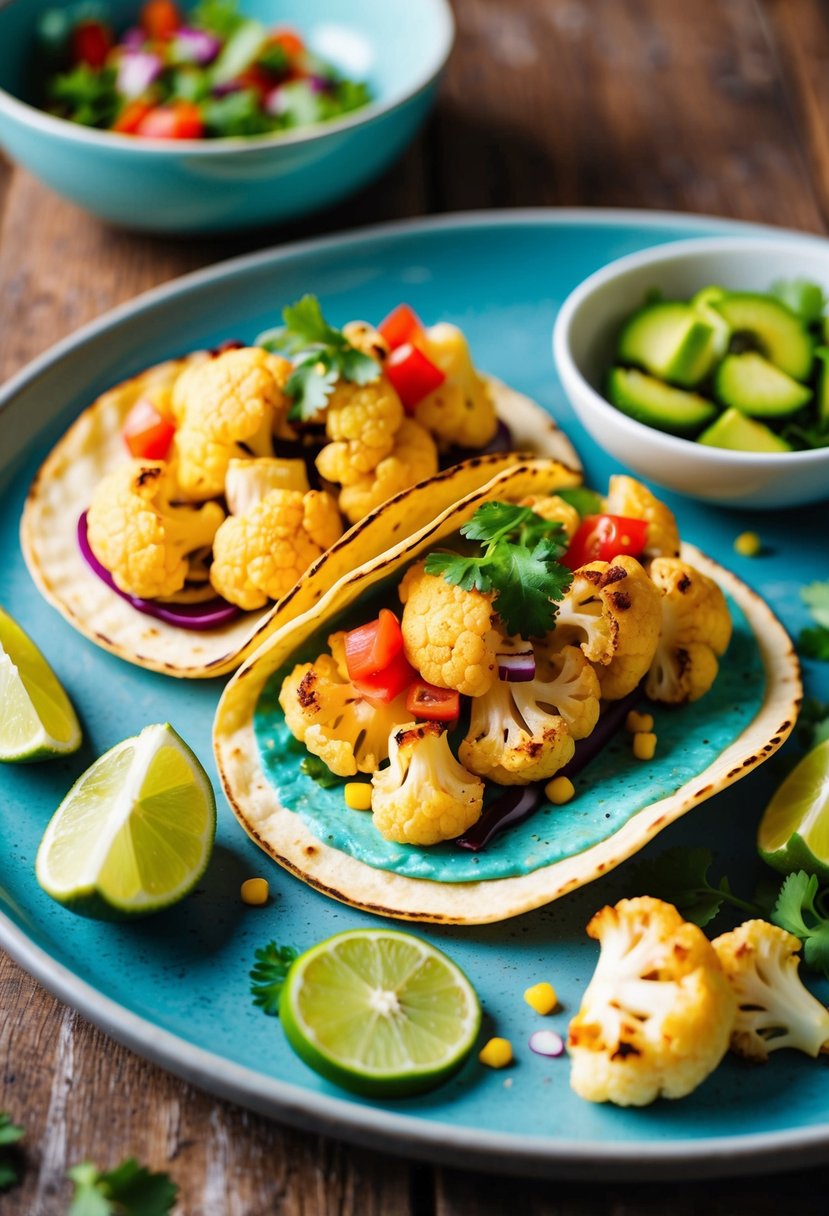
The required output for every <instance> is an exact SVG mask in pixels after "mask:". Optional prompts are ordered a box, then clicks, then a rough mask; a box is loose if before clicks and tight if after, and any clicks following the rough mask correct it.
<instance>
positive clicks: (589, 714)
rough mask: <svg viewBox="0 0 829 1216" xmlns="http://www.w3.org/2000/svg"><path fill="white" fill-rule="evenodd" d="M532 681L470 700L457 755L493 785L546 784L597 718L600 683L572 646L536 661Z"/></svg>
mask: <svg viewBox="0 0 829 1216" xmlns="http://www.w3.org/2000/svg"><path fill="white" fill-rule="evenodd" d="M536 664H537V666H536V677H535V679H533V680H527V681H507V680H497V681H496V682H495V683H494V684H493V685H492V687H491V688H490V690H489V692H488V693H486V694H485V695H484V696H482V697H475V698H473V700H472V706H471V712H470V720H469V730H468V731H467V734H466V737H465V738H464V740H463V742H462V743H461V746H460V750H459V753H458V754H459V756H460V759H461V761H462V762H463V764H465V765H466V767H467V768H468V769H470V771H471V772H473V773H478V774H480V776H482V777H488V778H489V779H490V780H491V781H495V782H497V784H498V785H526V784H527V783H528V782H530V781H547V780H548V779H549V778H550V777H552V776H553V775H554V774H555V773H557V772H558V771H559V769H560V768H563V767H564V765H565V764H567V762H568V761H569V760H570V759H571V758H572V755H573V752H574V750H575V744H574V740H575V739H583V738H585V737H586V736H587V735H589V734H590V732H591V731H592V730H593V727H594V726H595V725H596V722H597V721H598V718H599V697H600V695H601V693H600V689H599V681H598V679H597V677H596V673H595V672H594V670H593V668H592V667H591V665H590V663H589V662H588V661H587V659H586V658H585V657H584V655H583V654H582V652H581V651H580V650H579V649H578V647H576V646H565V647H564V649H563V650H562V651H560V652H559V653H558V654H555V655H550V656H549V658H547V657H545V658H543V660H540V659H539V651H538V650H537V651H536Z"/></svg>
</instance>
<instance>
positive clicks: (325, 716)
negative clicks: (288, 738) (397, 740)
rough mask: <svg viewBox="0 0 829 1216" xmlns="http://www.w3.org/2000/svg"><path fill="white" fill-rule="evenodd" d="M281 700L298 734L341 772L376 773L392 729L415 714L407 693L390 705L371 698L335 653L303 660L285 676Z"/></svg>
mask: <svg viewBox="0 0 829 1216" xmlns="http://www.w3.org/2000/svg"><path fill="white" fill-rule="evenodd" d="M335 636H336V635H335ZM332 642H334V639H333V638H331V639H329V645H330V644H331V643H332ZM334 644H335V645H336V642H334ZM279 704H280V705H281V706H282V709H283V712H284V714H285V723H286V725H287V727H288V730H289V731H290V732H291V734H292V735H293V736H294V738H295V739H298V740H299V741H300V743H304V744H305V746H306V747H307V748H308V751H309V752H312V753H313V755H315V756H319V758H320V760H322V761H323V763H324V764H327V765H328V767H329V768H330V769H331V772H332V773H336V774H337V776H338V777H353V776H354V775H355V774H356V773H373V772H374V771H375V770H376V769H377V768H378V767H379V766H380V765H381V764H382V762H383V761H384V760H385V759H386V757H387V756H388V754H389V751H388V749H389V735H390V734H391V732H392V731H394V730H395V728H396V727H398V726H401V725H402V724H403V723H404V722H407V721H408V720H409V718H411V714H410V713H409V711H408V710H407V709H406V698H405V697H404V696H400V697H398V698H397V699H396V700H394V701H391V702H389V704H388V705H381V704H377V703H372V702H371V701H368V700H366V698H365V697H363V696H361V695H360V693H358V692H357V690H356V689H355V688H354V686H353V684H352V683H351V681H350V680H349V679H348V678H347V677H344V675H343V672H342V671H341V670H340V667H339V665H338V663H337V660H336V659H335V658H334V656H333V655H330V654H321V655H320V656H319V658H318V659H316V661H315V662H313V663H300V664H298V665H297V666H296V667H295V668H294V669H293V671H292V672H291V673H290V675H288V676H286V677H285V679H284V680H283V682H282V688H281V690H280V693H279Z"/></svg>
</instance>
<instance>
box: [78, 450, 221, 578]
mask: <svg viewBox="0 0 829 1216" xmlns="http://www.w3.org/2000/svg"><path fill="white" fill-rule="evenodd" d="M177 492H178V487H177V485H176V481H175V477H174V474H173V470H172V468H171V467H170V466H169V465H167V464H165V462H164V461H160V460H159V461H147V460H129V461H126V462H125V463H124V464H121V465H118V466H117V468H115V469H113V471H112V472H111V473H108V474H107V475H106V477H104V478H103V480H102V481H100V482H99V484H98V485H97V486H96V488H95V492H94V494H93V496H92V502H91V503H90V505H89V510H88V512H87V517H86V526H87V539H88V541H89V546H90V548H91V549H92V552H93V553H94V554H95V557H96V558H97V559H98V561H99V562H100V563H101V565H102V566H105V567H106V569H107V570H108V571H109V572H110V574H111V575H112V577H113V579H114V580H115V583H116V585H117V586H118V587H119V588H120V589H121V591H125V592H126V593H127V594H128V595H135V596H138V597H140V598H141V599H145V600H153V599H161V598H165V597H168V596H171V595H175V594H176V592H178V591H180V590H181V588H182V587H183V586H184V583H185V581H186V579H187V576H188V570H189V561H188V557H189V555H190V554H192V553H195V552H196V551H197V550H199V549H203V548H209V546H210V545H211V544H212V543H213V538H214V536H215V535H216V530H217V528H218V527H219V525H220V524H221V522H222V520H223V519H224V517H225V513H224V511H223V510H222V508H221V507H220V506H219V504H218V503H215V502H209V503H205V505H204V506H202V507H180V506H171V505H170V502H171V499H174V498H175V497H176V495H177Z"/></svg>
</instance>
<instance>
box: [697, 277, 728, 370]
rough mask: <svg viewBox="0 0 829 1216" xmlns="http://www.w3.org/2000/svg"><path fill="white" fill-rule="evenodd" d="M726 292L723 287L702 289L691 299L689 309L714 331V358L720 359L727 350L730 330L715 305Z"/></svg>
mask: <svg viewBox="0 0 829 1216" xmlns="http://www.w3.org/2000/svg"><path fill="white" fill-rule="evenodd" d="M727 295H728V292H727V291H726V290H725V288H724V287H714V286H711V287H703V288H702V290H701V291H698V292H697V294H696V295H695V296H692V297H691V307H692V308H693V310H694V312H697V313H699V315H700V317H701V318H702V320H703V321H704V322H705V323H706V325H710V326H711V328H712V329H713V331H714V337H713V345H714V358H715V359H722V357H723V355H724V354H725V353H726V351H727V350H728V343H729V341H730V339H731V328H730V326H729V324H728V322H727V321H726V319H725V317H724V316H722V315H721V314H720V313H718V312H717V309H716V307H712V306H713V305H716V303H717V301H718V300H722V299H724V298H725V296H727Z"/></svg>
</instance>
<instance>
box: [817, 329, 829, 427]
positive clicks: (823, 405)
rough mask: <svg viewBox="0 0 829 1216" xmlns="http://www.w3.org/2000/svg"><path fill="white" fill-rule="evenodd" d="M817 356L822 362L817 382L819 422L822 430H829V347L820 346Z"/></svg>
mask: <svg viewBox="0 0 829 1216" xmlns="http://www.w3.org/2000/svg"><path fill="white" fill-rule="evenodd" d="M815 356H816V357H817V359H818V360H819V361H820V372H819V374H818V382H817V420H818V424H819V425H820V427H821V428H823V427H827V428H829V346H818V347H817V349H816V350H815Z"/></svg>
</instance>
